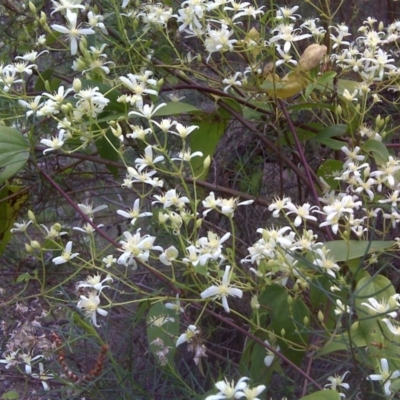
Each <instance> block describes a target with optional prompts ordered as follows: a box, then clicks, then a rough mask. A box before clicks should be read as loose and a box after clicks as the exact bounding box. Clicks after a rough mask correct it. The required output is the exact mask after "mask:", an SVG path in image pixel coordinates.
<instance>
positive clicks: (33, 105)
mask: <svg viewBox="0 0 400 400" xmlns="http://www.w3.org/2000/svg"><path fill="white" fill-rule="evenodd" d="M41 98H42V96H36V97H35V98H34V99H33V100H31V101H29V102H28V101H25V100H18V103H19V104H21V106H23V107H25V108H27V109H28V110H29V111H27V112H26V117H27V118H28V117H30V116H31V115H33V114H34V113H35V112H36V111H37V110H38V109H39V108H40V107H41V106H42V104H43V103H40V100H41Z"/></svg>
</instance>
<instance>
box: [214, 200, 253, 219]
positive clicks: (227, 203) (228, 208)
mask: <svg viewBox="0 0 400 400" xmlns="http://www.w3.org/2000/svg"><path fill="white" fill-rule="evenodd" d="M253 203H254V200H245V201H241V202H240V203H239V199H238V198H234V197H231V198H230V199H222V198H219V199H218V203H217V205H218V207H220V208H221V213H222V214H224V215H226V216H228V217H229V216H230V217H233V214H234V211H235V209H236V208H237V206H245V205H248V204H253Z"/></svg>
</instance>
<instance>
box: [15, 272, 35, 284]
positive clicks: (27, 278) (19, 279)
mask: <svg viewBox="0 0 400 400" xmlns="http://www.w3.org/2000/svg"><path fill="white" fill-rule="evenodd" d="M31 279H32V277H31V276H30V275H29V274H28V272H24V273H23V274H21V275H18V277H17V279H16V280H15V282H17V283H21V282H25V283H28V282H29V281H30V280H31Z"/></svg>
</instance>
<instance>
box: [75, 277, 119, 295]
mask: <svg viewBox="0 0 400 400" xmlns="http://www.w3.org/2000/svg"><path fill="white" fill-rule="evenodd" d="M108 281H110V282H112V281H113V279H112V278H111V276H110V275H107V276H106V277H105V278H104V279H103V280H101V275H100V274H96V275H93V276H92V275H89V276H88V277H87V278H86V280H84V281H80V282H78V284H77V285H76V288H77V289H79V288H92V289H95V290H97V291H98V292H99V294H100V293H101V291H102V290H103V289H104V288H106V287H107V288H109V287H110V286H108V285H103V283H104V282H108Z"/></svg>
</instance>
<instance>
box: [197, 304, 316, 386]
mask: <svg viewBox="0 0 400 400" xmlns="http://www.w3.org/2000/svg"><path fill="white" fill-rule="evenodd" d="M191 305H192V307H195V308H197V309H198V310H203V307H202V306H201V305H200V304H196V303H194V304H193V303H192V304H191ZM205 312H206V313H207V314H209V315H212V316H213V317H214V318H216V319H219V320H220V321H222V322H224V323H225V324H227V325H229V326H231V327H232V328H234V329H236V330H237V331H238V332H241V333H243V334H244V335H245V336H247V337H248V338H250V339H252V340H253V341H254V342H256V343H258V344H260V345H261V346H263V347H265V348H266V349H268V350H269V351H271V352H272V353H274V354H275V355H276V356H277V357H279V358H280V359H281V360H282V361H283V362H284V363H286V364H287V365H289V366H290V367H292V368H293V369H294V370H295V371H296V372H298V373H299V374H300V375H301V376H303V377H304V378H305V379H307V381H308V382H310V383H312V384H313V385H314V386H315V387H316V388H317V389H319V390H322V389H323V388H322V386H321V385H320V384H319V383H317V382H316V381H315V380H314V379H313V378H311V377H310V376H309V375H308V374H307V373H306V372H304V371H303V370H302V369H301V368H300V367H298V366H297V365H296V364H294V363H293V362H292V361H290V360H289V359H288V358H287V357H285V356H284V355H283V354H282V353H280V352H279V351H277V350H276V349H274V348H273V347H271V346H269V345H268V344H267V343H265V342H264V341H263V340H261V339H260V338H258V337H257V336H255V335H253V334H252V333H251V332H249V331H247V330H246V329H244V328H242V327H241V326H238V325H236V324H235V323H234V322H233V321H231V320H230V319H229V318H225V317H223V316H222V315H220V314H218V313H216V312H214V311H212V310H210V309H208V308H206V309H205Z"/></svg>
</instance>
